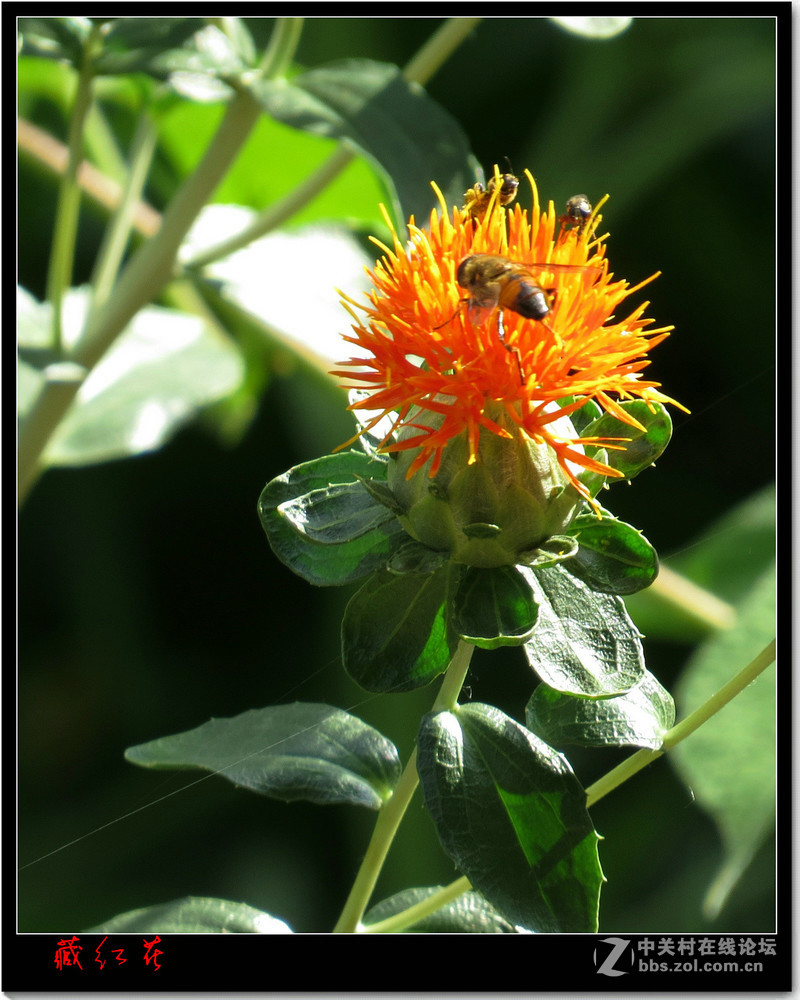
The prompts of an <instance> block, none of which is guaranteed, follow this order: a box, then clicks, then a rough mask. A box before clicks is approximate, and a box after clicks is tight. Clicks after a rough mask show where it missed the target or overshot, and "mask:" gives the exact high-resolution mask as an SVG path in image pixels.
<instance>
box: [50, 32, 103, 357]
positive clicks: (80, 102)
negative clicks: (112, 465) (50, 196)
mask: <svg viewBox="0 0 800 1000" xmlns="http://www.w3.org/2000/svg"><path fill="white" fill-rule="evenodd" d="M92 44H93V36H92V35H90V37H89V38H88V40H87V42H86V45H85V47H84V51H83V62H82V64H81V69H80V72H79V74H78V87H77V90H76V93H75V105H74V107H73V109H72V116H71V118H70V123H69V136H68V139H67V149H68V157H67V168H66V170H65V171H64V174H63V176H62V178H61V184H60V185H59V190H58V205H57V207H56V218H55V227H54V232H53V246H52V249H51V252H50V265H49V268H48V272H47V299H48V301H49V302H50V304H51V305H52V307H53V349H54V351H55V353H56V355H60V354H61V352H62V344H63V330H62V325H61V308H62V303H63V301H64V294H65V293H66V291H67V289H68V288H69V286H70V284H71V282H72V265H73V261H74V259H75V237H76V235H77V232H78V211H79V209H80V203H81V189H80V187H79V185H78V167H79V165H80V162H81V158H82V150H83V129H84V125H85V123H86V116H87V115H88V113H89V108H90V107H91V104H92V61H91V56H90V52H91V49H92Z"/></svg>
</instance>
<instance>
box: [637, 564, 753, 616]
mask: <svg viewBox="0 0 800 1000" xmlns="http://www.w3.org/2000/svg"><path fill="white" fill-rule="evenodd" d="M650 591H651V592H652V593H653V595H654V596H657V597H661V598H662V599H663V600H665V601H668V602H669V603H670V604H672V605H674V606H675V607H676V608H680V610H681V611H683V612H684V613H685V614H688V615H690V616H691V617H692V618H695V619H696V620H697V621H699V622H701V623H702V624H703V625H706V626H709V627H711V628H715V629H725V628H730V627H731V626H732V625H733V624H734V623H735V622H736V610H735V608H733V607H732V606H731V605H730V604H728V603H727V602H726V601H722V600H720V598H719V597H717V596H715V595H714V594H712V593H710V592H709V591H707V590H705V589H704V588H703V587H698V585H697V584H696V583H693V582H692V581H691V580H689V579H687V578H686V577H685V576H682V575H681V574H680V573H676V572H675V570H672V569H670V568H669V566H665V565H664V564H663V563H662V564H661V566H660V567H659V571H658V576H657V577H656V579H655V580H654V581H653V583H652V584H651V585H650Z"/></svg>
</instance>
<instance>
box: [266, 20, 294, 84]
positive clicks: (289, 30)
mask: <svg viewBox="0 0 800 1000" xmlns="http://www.w3.org/2000/svg"><path fill="white" fill-rule="evenodd" d="M304 22H305V18H302V17H280V18H278V23H277V24H276V25H275V30H274V31H273V32H272V37H271V38H270V40H269V45H268V46H267V48H266V51H265V52H264V56H263V58H262V59H261V65H260V67H259V70H258V73H259V76H262V77H264V79H266V80H277V79H278V78H279V77H282V76H285V75H286V71H287V70H288V69H289V67H290V66H291V65H292V59H294V54H295V52H296V51H297V46H298V44H299V43H300V35H302V33H303V24H304Z"/></svg>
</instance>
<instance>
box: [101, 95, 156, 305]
mask: <svg viewBox="0 0 800 1000" xmlns="http://www.w3.org/2000/svg"><path fill="white" fill-rule="evenodd" d="M157 135H158V133H157V131H156V128H155V127H154V125H153V122H152V120H151V118H150V116H149V115H148V114H147V112H146V111H145V112H143V114H142V117H141V118H140V119H139V125H138V127H137V130H136V135H135V136H134V139H133V146H132V149H131V157H130V168H129V170H128V178H127V182H126V184H125V187H124V188H123V191H122V200H121V201H120V204H119V206H118V208H117V211H116V212H115V214H114V217H113V219H112V220H111V222H110V224H109V226H108V229H107V230H106V233H105V236H104V238H103V244H102V246H101V247H100V251H99V253H98V255H97V262H96V263H95V267H94V273H93V276H92V286H93V289H94V295H93V297H92V312H94V311H96V310H97V309H98V308H99V307H100V306H102V305H103V303H104V302H105V301H106V299H107V298H108V296H109V294H110V292H111V288H112V286H113V284H114V281H115V279H116V277H117V272H118V271H119V266H120V263H121V261H122V257H123V254H124V253H125V248H126V247H127V245H128V240H129V238H130V234H131V229H132V227H133V214H134V210H135V208H136V205H137V204H138V203H139V198H140V196H141V193H142V190H143V189H144V183H145V180H146V179H147V174H148V171H149V170H150V163H151V162H152V159H153V153H154V151H155V147H156V138H157Z"/></svg>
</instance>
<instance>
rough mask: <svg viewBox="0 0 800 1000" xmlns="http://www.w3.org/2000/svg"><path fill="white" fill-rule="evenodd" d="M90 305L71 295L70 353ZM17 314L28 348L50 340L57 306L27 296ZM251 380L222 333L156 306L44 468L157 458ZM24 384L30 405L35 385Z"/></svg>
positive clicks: (82, 399) (87, 396)
mask: <svg viewBox="0 0 800 1000" xmlns="http://www.w3.org/2000/svg"><path fill="white" fill-rule="evenodd" d="M88 301H89V292H88V290H87V289H71V290H70V291H69V292H68V293H67V295H66V296H65V299H64V304H63V314H62V315H63V326H64V342H65V346H66V347H68V348H69V347H70V346H71V345H72V344H74V342H75V341H76V340H77V338H78V336H79V334H80V331H81V329H82V327H83V321H84V317H85V315H86V309H87V306H88ZM17 308H18V315H19V316H20V319H21V320H22V318H23V317H25V327H24V329H23V336H24V337H25V338H26V341H25V342H24V343H22V344H21V346H23V347H25V346H27V343H37V344H38V342H39V341H40V340H45V339H46V338H47V337H48V336H49V333H48V330H49V325H50V315H51V312H50V306H49V305H42V304H40V303H36V302H35V300H34V299H33V298H32V297H31V296H30V295H28V294H27V293H26V292H24V290H20V294H18V298H17ZM29 321H32V322H29ZM36 324H41V325H42V328H41V331H40V334H39V335H38V336H37V335H34V333H33V332H32V328H33V326H35V325H36ZM243 375H244V364H243V361H242V358H241V355H240V354H239V352H238V350H237V349H236V347H235V346H234V345H233V344H232V343H231V342H230V341H228V340H226V339H225V338H224V337H223V336H222V335H221V334H220V333H218V332H217V331H216V330H215V329H213V328H211V327H209V326H207V325H206V324H205V323H204V322H203V321H202V320H201V319H199V318H198V317H196V316H189V315H187V314H185V313H181V312H177V311H175V310H171V309H163V308H161V307H158V306H148V307H146V308H145V309H142V310H141V311H140V312H139V313H137V315H136V316H135V317H134V319H133V320H132V321H131V323H130V324H129V325H128V326H127V327H126V329H125V330H124V331H123V332H122V334H121V335H120V336H119V337H118V339H117V340H116V342H115V343H114V344H113V346H112V347H111V348H110V349H109V351H108V352H107V353H106V354H105V355H104V357H103V358H102V360H101V361H100V362H99V363H98V365H97V366H96V367H95V368H94V370H93V371H92V372H91V373H90V375H89V377H88V378H87V379H86V381H85V382H84V384H83V385H82V386H81V388H80V390H79V391H78V395H77V397H76V399H75V402H74V403H73V404H72V406H71V407H70V409H69V411H68V412H67V414H66V416H65V417H64V420H63V421H62V423H61V424H60V425H59V427H58V429H57V430H56V432H55V434H54V435H53V437H52V439H51V441H50V444H49V445H48V446H47V449H46V451H45V453H44V456H43V460H44V462H45V464H46V465H68V466H79V465H91V464H93V463H96V462H105V461H108V460H109V459H114V458H126V457H128V456H131V455H139V454H142V453H144V452H148V451H154V450H155V449H157V448H159V447H160V446H161V445H162V444H164V442H165V441H167V440H169V438H170V437H171V436H172V435H173V434H174V433H175V432H176V431H177V430H178V429H179V428H180V427H182V426H184V424H186V423H187V422H188V421H189V420H191V419H192V418H193V417H194V416H195V415H196V414H197V412H198V410H200V409H201V408H202V407H204V406H207V405H208V404H210V403H213V402H215V401H217V400H219V399H222V398H223V397H225V396H226V395H228V394H229V393H231V392H233V391H234V390H235V389H236V388H237V386H238V385H239V384H240V382H241V380H242V377H243ZM24 377H25V378H26V383H27V384H28V385H27V387H26V396H27V397H28V402H30V393H29V391H28V390H29V388H30V385H29V384H30V378H29V377H28V375H27V373H26V376H24ZM41 377H42V378H43V376H41Z"/></svg>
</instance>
